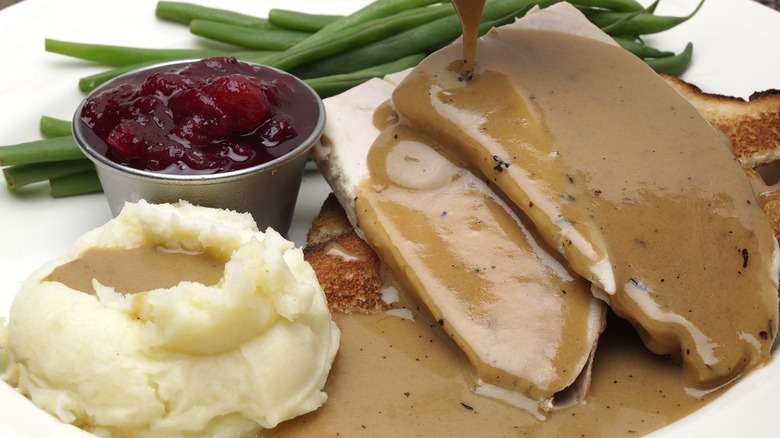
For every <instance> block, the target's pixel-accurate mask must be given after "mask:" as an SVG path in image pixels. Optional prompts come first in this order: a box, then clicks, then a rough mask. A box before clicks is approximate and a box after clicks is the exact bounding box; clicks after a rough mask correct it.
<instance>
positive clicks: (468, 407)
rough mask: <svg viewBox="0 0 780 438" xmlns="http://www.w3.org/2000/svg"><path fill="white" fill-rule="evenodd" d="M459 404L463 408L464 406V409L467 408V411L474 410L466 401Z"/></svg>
mask: <svg viewBox="0 0 780 438" xmlns="http://www.w3.org/2000/svg"><path fill="white" fill-rule="evenodd" d="M460 405H461V406H463V407H464V408H466V410H468V411H473V410H474V408H472V407H471V406H469V405H467V404H466V403H463V402H460Z"/></svg>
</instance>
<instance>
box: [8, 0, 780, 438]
mask: <svg viewBox="0 0 780 438" xmlns="http://www.w3.org/2000/svg"><path fill="white" fill-rule="evenodd" d="M196 2H197V1H196ZM366 2H367V0H340V1H333V0H331V1H328V2H324V1H322V0H293V1H290V0H288V1H282V0H267V1H263V2H258V1H253V0H220V1H216V0H212V1H206V0H203V1H200V2H199V3H203V4H208V5H211V6H215V7H221V8H227V9H232V10H236V11H241V12H245V13H249V14H255V15H261V16H262V15H265V13H266V12H267V10H268V9H269V8H271V7H281V8H287V9H298V10H303V11H309V12H322V13H348V12H351V11H354V10H356V9H357V8H359V7H360V6H362V5H363V4H365V3H366ZM697 3H698V0H661V3H660V5H659V7H658V9H657V13H659V14H670V15H685V14H687V13H688V12H690V11H691V10H693V8H694V7H695V5H696V4H697ZM155 5H156V0H135V1H126V0H113V1H106V0H69V1H67V2H65V1H60V0H24V1H22V2H21V3H19V4H16V5H14V6H11V7H9V8H7V9H4V10H2V11H0V42H2V43H0V60H1V61H0V62H2V68H0V144H11V143H16V142H23V141H29V140H33V139H36V138H39V137H40V134H39V132H38V120H39V118H40V116H41V115H49V116H53V117H59V118H65V119H70V117H71V116H72V111H73V110H74V109H75V107H76V105H77V104H78V103H79V102H80V101H81V99H82V98H83V94H82V93H81V92H80V91H79V90H78V87H77V81H78V78H80V77H82V76H85V75H88V74H92V73H95V72H98V71H100V70H102V68H101V67H96V66H94V65H92V64H89V63H85V62H80V61H77V60H73V59H70V58H66V57H63V56H60V55H56V54H50V53H46V52H45V51H44V48H43V39H44V38H55V39H62V40H69V41H80V42H90V43H94V42H99V43H105V44H117V45H129V46H142V47H198V46H199V45H202V44H203V43H204V42H203V41H202V40H199V39H198V38H197V37H194V36H192V35H190V34H189V33H188V32H187V30H186V29H185V28H184V27H183V26H180V25H177V24H172V23H168V22H164V21H160V20H157V19H156V18H155V16H154V8H155ZM648 41H649V42H651V43H652V44H654V45H656V46H659V47H661V48H664V49H668V50H674V51H680V50H682V48H683V47H684V46H685V43H687V42H688V41H692V42H693V43H694V47H695V49H694V63H693V65H692V66H691V68H690V69H689V71H688V72H687V73H686V74H685V76H684V78H685V79H687V80H689V81H691V82H693V83H695V84H697V85H699V86H700V87H701V88H702V89H704V90H705V91H711V92H717V93H724V94H731V95H735V96H740V97H747V96H749V95H750V94H751V93H752V92H753V91H757V90H765V89H769V88H780V75H778V72H780V13H778V12H775V11H772V10H771V9H769V8H766V7H764V6H762V5H760V4H758V3H755V2H753V1H752V0H707V2H706V4H705V5H704V7H703V8H702V10H701V11H700V12H699V14H698V15H697V16H696V17H695V18H694V19H693V20H692V21H689V22H687V23H685V24H682V25H680V26H678V27H677V28H675V29H673V30H672V31H669V32H665V33H662V34H660V35H656V36H653V37H652V38H648ZM208 45H209V46H214V44H213V43H210V44H208ZM328 192H329V189H328V187H327V185H326V184H325V183H324V182H323V181H322V179H321V178H320V177H319V176H318V175H316V174H313V175H312V174H310V175H307V177H306V180H305V181H304V184H303V187H302V190H301V196H300V197H299V202H298V210H297V212H296V215H295V219H294V223H293V226H292V230H291V232H290V237H291V238H292V239H293V240H294V241H295V242H296V243H297V244H298V245H302V244H303V242H304V239H305V233H306V230H307V229H308V227H309V224H310V221H311V218H312V217H313V216H314V215H315V214H316V212H317V211H318V209H319V207H320V204H321V203H322V200H323V199H324V198H325V196H326V195H327V193H328ZM110 217H111V215H110V212H109V210H108V205H107V203H106V202H105V199H104V198H103V196H102V195H91V196H82V197H76V198H69V199H58V200H53V199H51V198H50V197H49V195H48V193H47V192H46V190H40V191H38V192H37V193H32V194H31V195H30V196H26V197H17V196H14V195H11V194H9V193H8V192H7V191H6V190H4V189H0V316H5V315H7V314H8V309H9V307H10V304H11V301H12V299H13V296H14V294H15V293H16V291H17V289H18V286H19V283H20V282H21V281H23V280H24V279H25V278H26V277H27V276H28V275H29V274H30V273H32V271H33V270H34V269H35V268H37V267H38V266H40V265H41V264H43V263H44V262H46V261H48V260H51V259H53V258H56V257H58V256H60V255H61V254H62V253H63V252H64V251H65V250H66V249H67V248H68V247H69V246H70V244H71V243H72V242H73V241H74V240H75V239H76V238H77V237H78V236H79V235H81V234H82V233H84V232H86V231H88V230H90V229H92V228H95V227H97V226H99V225H102V224H103V223H104V222H105V221H107V220H108V219H110ZM777 394H780V363H778V362H774V363H772V364H770V365H768V366H767V367H765V368H763V369H761V370H758V371H756V372H754V373H752V374H751V375H749V376H748V377H747V378H745V379H743V380H741V381H740V382H739V383H738V384H737V385H735V386H734V387H733V388H732V389H730V390H729V391H728V392H727V393H726V394H725V395H723V396H722V397H720V398H719V399H718V400H716V401H715V402H713V403H711V404H710V405H708V406H707V407H705V408H704V409H701V410H700V411H698V412H696V413H694V414H693V415H691V416H689V417H687V418H685V419H683V420H682V421H679V422H677V423H675V424H673V425H671V426H670V427H667V428H664V429H662V430H660V431H658V432H656V433H655V434H654V435H657V436H662V437H672V436H674V437H676V436H679V437H683V436H685V437H689V436H711V437H733V436H754V437H755V436H774V435H776V434H777V432H778V430H779V429H780V415H777V413H779V412H780V397H777V396H776V395H777ZM0 431H1V432H0V434H1V435H2V436H3V437H6V438H17V437H25V438H29V437H57V438H69V437H74V438H75V437H89V436H91V435H89V434H87V433H85V432H83V431H81V430H79V429H77V428H74V427H71V426H66V425H63V424H62V423H60V422H59V421H57V420H55V419H54V418H53V417H51V416H49V415H48V414H45V413H44V412H42V411H41V410H39V409H37V408H36V407H35V406H33V405H32V404H31V403H30V402H29V401H28V400H27V399H26V398H24V397H22V396H20V395H18V394H17V393H16V392H14V391H13V390H12V389H11V388H10V387H8V386H7V385H5V384H2V383H0Z"/></svg>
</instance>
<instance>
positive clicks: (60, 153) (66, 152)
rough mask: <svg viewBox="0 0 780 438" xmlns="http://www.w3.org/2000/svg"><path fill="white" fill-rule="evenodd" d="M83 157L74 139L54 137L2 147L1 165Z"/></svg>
mask: <svg viewBox="0 0 780 438" xmlns="http://www.w3.org/2000/svg"><path fill="white" fill-rule="evenodd" d="M83 157H84V154H83V153H82V152H81V149H79V147H78V145H77V144H76V140H74V139H73V138H72V137H54V138H47V139H45V140H33V141H28V142H25V143H18V144H13V145H8V146H0V164H2V165H3V166H13V165H16V164H27V163H37V162H46V161H62V160H73V159H76V158H83Z"/></svg>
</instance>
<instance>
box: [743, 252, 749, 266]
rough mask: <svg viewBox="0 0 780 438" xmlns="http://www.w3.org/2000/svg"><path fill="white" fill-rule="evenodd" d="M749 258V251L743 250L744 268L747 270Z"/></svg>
mask: <svg viewBox="0 0 780 438" xmlns="http://www.w3.org/2000/svg"><path fill="white" fill-rule="evenodd" d="M748 257H749V254H748V249H747V248H743V249H742V268H747V263H748Z"/></svg>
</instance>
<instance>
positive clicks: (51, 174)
mask: <svg viewBox="0 0 780 438" xmlns="http://www.w3.org/2000/svg"><path fill="white" fill-rule="evenodd" d="M94 168H95V165H94V164H92V161H90V160H89V159H87V158H86V157H84V158H80V159H75V160H65V161H48V162H42V163H28V164H18V165H16V166H8V167H4V168H3V175H4V176H5V182H6V184H7V185H8V188H9V189H18V188H20V187H24V186H26V185H30V184H33V183H37V182H41V181H48V180H50V179H52V178H58V177H61V176H65V175H69V174H71V173H75V172H80V171H82V170H88V169H94Z"/></svg>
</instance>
